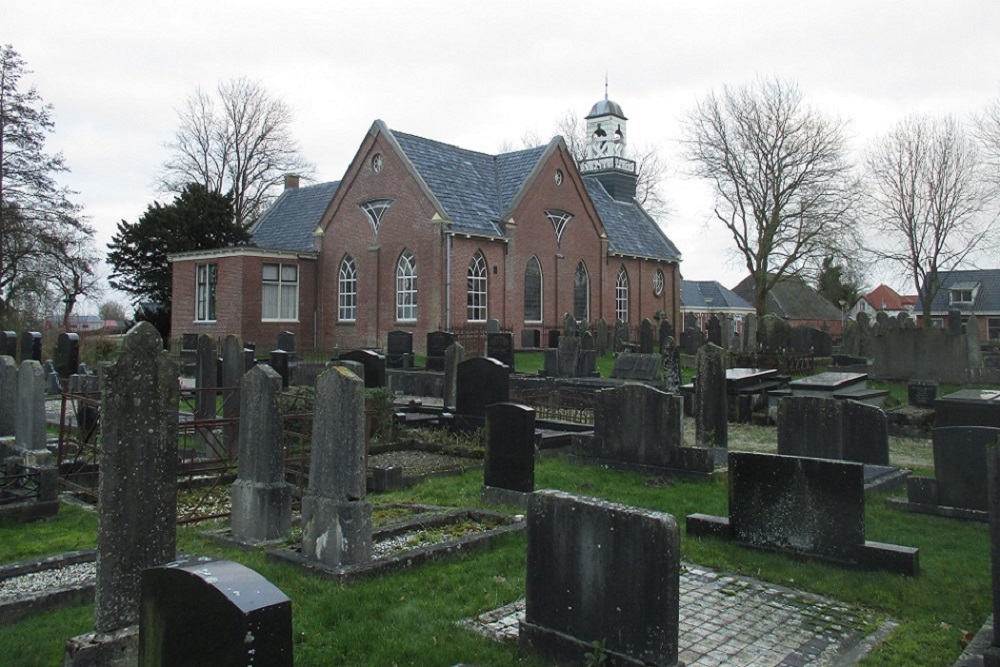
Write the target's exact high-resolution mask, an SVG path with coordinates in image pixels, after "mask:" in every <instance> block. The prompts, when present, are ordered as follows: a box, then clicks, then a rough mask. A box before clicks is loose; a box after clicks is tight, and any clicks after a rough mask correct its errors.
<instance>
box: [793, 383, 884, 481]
mask: <svg viewBox="0 0 1000 667" xmlns="http://www.w3.org/2000/svg"><path fill="white" fill-rule="evenodd" d="M778 453H779V454H783V455H786V456H810V457H814V458H821V459H835V460H841V461H854V462H856V463H866V464H869V465H879V466H887V465H889V422H888V419H887V418H886V414H885V412H883V411H882V409H881V408H879V407H877V406H874V405H868V404H865V403H859V402H857V401H842V400H837V399H833V398H820V397H816V396H785V397H782V398H781V400H780V401H779V402H778Z"/></svg>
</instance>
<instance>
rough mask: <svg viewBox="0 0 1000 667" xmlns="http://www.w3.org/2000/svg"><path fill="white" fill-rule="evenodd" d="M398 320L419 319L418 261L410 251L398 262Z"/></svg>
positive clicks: (404, 253) (409, 320)
mask: <svg viewBox="0 0 1000 667" xmlns="http://www.w3.org/2000/svg"><path fill="white" fill-rule="evenodd" d="M396 320H398V321H401V322H415V321H416V320H417V263H416V260H414V259H413V255H412V254H410V253H409V251H405V252H403V254H402V255H400V257H399V262H397V263H396Z"/></svg>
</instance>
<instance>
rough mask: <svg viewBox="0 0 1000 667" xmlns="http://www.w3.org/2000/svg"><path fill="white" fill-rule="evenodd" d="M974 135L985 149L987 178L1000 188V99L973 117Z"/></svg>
mask: <svg viewBox="0 0 1000 667" xmlns="http://www.w3.org/2000/svg"><path fill="white" fill-rule="evenodd" d="M972 133H973V136H974V137H975V138H976V139H978V140H979V142H980V144H981V145H982V147H983V153H984V155H983V158H984V162H985V164H986V177H987V178H988V179H990V180H991V181H992V182H993V184H994V185H996V186H997V187H998V188H1000V98H998V99H995V100H993V101H992V102H990V103H989V104H987V105H986V108H985V109H983V111H982V112H980V113H978V114H976V115H974V116H973V118H972Z"/></svg>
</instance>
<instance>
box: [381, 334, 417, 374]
mask: <svg viewBox="0 0 1000 667" xmlns="http://www.w3.org/2000/svg"><path fill="white" fill-rule="evenodd" d="M386 340H387V343H386V348H387V349H386V355H385V363H386V366H387V367H389V368H411V367H412V366H413V334H412V333H410V332H409V331H390V332H389V333H388V335H387V336H386Z"/></svg>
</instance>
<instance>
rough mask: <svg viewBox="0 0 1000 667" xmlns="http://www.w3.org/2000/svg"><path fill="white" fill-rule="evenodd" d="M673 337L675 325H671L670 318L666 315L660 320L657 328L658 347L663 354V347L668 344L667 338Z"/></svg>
mask: <svg viewBox="0 0 1000 667" xmlns="http://www.w3.org/2000/svg"><path fill="white" fill-rule="evenodd" d="M673 337H674V327H673V326H671V324H670V320H668V319H667V318H666V317H664V318H663V319H662V320H660V326H659V328H658V330H657V345H656V349H658V350H659V351H660V354H663V347H664V345H665V344H666V342H667V339H668V338H671V339H672V338H673Z"/></svg>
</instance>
